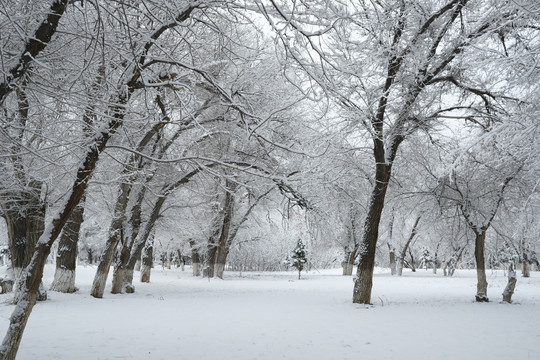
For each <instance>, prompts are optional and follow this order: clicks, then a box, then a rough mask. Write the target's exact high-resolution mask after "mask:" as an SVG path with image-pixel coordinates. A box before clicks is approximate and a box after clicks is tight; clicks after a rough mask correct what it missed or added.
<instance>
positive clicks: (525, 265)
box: [521, 252, 531, 277]
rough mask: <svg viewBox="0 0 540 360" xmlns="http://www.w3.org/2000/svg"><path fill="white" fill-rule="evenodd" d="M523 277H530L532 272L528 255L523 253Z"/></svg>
mask: <svg viewBox="0 0 540 360" xmlns="http://www.w3.org/2000/svg"><path fill="white" fill-rule="evenodd" d="M521 275H522V276H523V277H530V276H531V272H530V270H529V257H528V256H527V253H525V252H524V253H523V262H522V263H521Z"/></svg>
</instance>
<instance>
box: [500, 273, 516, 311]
mask: <svg viewBox="0 0 540 360" xmlns="http://www.w3.org/2000/svg"><path fill="white" fill-rule="evenodd" d="M516 283H517V276H516V271H515V270H514V265H513V264H510V267H509V268H508V283H507V284H506V288H505V289H504V292H503V294H502V295H503V301H504V302H507V303H509V304H510V303H511V302H512V295H513V294H514V289H515V287H516Z"/></svg>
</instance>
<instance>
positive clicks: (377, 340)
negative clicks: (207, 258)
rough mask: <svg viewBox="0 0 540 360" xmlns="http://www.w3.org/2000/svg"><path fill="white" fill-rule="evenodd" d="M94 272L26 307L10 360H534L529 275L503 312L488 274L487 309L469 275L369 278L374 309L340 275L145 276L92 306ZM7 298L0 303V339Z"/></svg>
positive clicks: (175, 272) (539, 318) (534, 303)
mask: <svg viewBox="0 0 540 360" xmlns="http://www.w3.org/2000/svg"><path fill="white" fill-rule="evenodd" d="M4 270H5V269H1V268H0V272H2V271H4ZM53 270H54V268H53V266H50V265H48V267H47V268H46V273H45V277H44V280H45V284H46V285H49V284H50V283H51V281H52V275H53ZM94 271H95V268H94V267H80V268H79V269H78V274H77V284H78V286H79V288H80V290H79V292H77V293H75V294H62V293H56V292H49V300H48V301H46V302H43V303H38V304H37V305H36V307H35V308H34V311H33V313H32V315H31V317H30V320H29V323H28V326H27V328H26V332H25V334H24V337H23V340H22V343H21V347H20V350H19V355H18V359H20V360H24V359H32V360H34V359H56V360H58V359H66V360H67V359H69V360H73V359H193V360H205V359H224V360H228V359H235V360H244V359H272V360H275V359H293V360H294V359H310V360H317V359H332V360H338V359H355V360H358V359H376V360H386V359H411V360H412V359H414V360H423V359H436V360H441V359H451V360H456V359H458V360H467V359H475V360H484V359H487V360H491V359H501V360H508V359H512V358H515V359H521V360H522V359H540V273H539V272H534V273H532V274H531V277H530V278H522V277H518V283H517V287H516V293H515V294H514V297H513V300H514V303H513V304H501V303H499V301H500V300H501V298H502V297H501V293H502V291H503V289H504V286H505V284H506V278H505V276H504V274H503V272H502V271H498V272H488V281H489V289H488V296H489V297H490V299H491V300H492V302H490V303H481V304H479V303H475V302H473V299H474V294H475V290H476V278H475V272H474V271H466V270H458V271H457V272H456V274H455V275H454V277H451V278H448V277H443V276H442V275H441V274H437V275H434V274H432V273H431V271H427V272H426V271H423V270H420V271H418V272H416V273H411V272H410V271H405V273H404V276H403V277H392V276H390V275H389V274H388V273H387V272H386V271H385V270H378V272H377V274H376V275H375V279H374V288H373V296H372V300H373V301H374V306H361V305H356V304H353V303H352V301H351V298H352V286H353V283H352V279H351V278H350V277H343V276H340V270H330V271H326V270H325V271H321V272H317V271H311V272H309V273H307V274H305V277H304V278H303V279H302V280H300V281H298V280H297V278H296V273H295V272H292V271H291V272H286V273H242V274H240V273H227V274H226V279H225V280H219V279H212V280H210V281H209V280H208V279H201V278H193V277H192V276H191V274H190V271H189V269H186V271H185V272H182V271H180V270H179V269H172V270H162V269H161V268H156V269H154V271H153V273H152V278H151V280H152V282H151V283H149V284H140V283H138V282H136V283H135V286H136V293H135V294H121V295H112V294H110V293H109V292H107V293H106V294H105V297H104V298H103V299H94V298H92V297H91V296H90V295H89V292H90V286H91V283H92V278H93V275H94ZM109 288H110V285H109ZM8 299H9V296H8V295H1V296H0V332H2V333H1V335H0V336H2V337H3V335H4V333H5V329H6V328H7V326H8V319H9V316H10V314H11V311H12V310H13V305H10V304H9V303H8Z"/></svg>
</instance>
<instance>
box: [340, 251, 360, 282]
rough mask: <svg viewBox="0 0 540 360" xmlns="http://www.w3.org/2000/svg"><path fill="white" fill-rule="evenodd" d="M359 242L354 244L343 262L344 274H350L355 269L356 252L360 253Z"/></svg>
mask: <svg viewBox="0 0 540 360" xmlns="http://www.w3.org/2000/svg"><path fill="white" fill-rule="evenodd" d="M358 246H359V245H358V244H356V245H355V246H354V248H353V249H352V251H349V252H348V253H347V254H346V259H345V261H344V262H343V276H350V275H352V273H353V270H354V261H355V260H356V254H357V253H358Z"/></svg>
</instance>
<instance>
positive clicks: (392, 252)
mask: <svg viewBox="0 0 540 360" xmlns="http://www.w3.org/2000/svg"><path fill="white" fill-rule="evenodd" d="M389 256H390V274H391V275H396V251H395V249H392V250H390V253H389Z"/></svg>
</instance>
